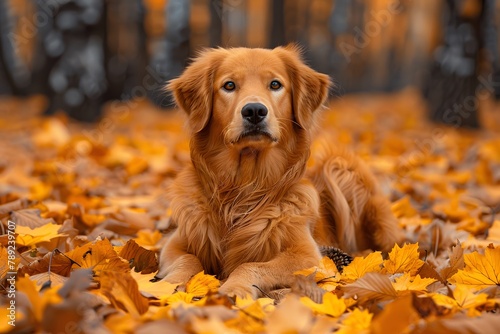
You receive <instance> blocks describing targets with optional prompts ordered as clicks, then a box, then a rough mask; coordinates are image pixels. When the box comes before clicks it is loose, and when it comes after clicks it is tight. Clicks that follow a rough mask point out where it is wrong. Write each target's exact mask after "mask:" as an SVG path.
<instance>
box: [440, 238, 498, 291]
mask: <svg viewBox="0 0 500 334" xmlns="http://www.w3.org/2000/svg"><path fill="white" fill-rule="evenodd" d="M464 262H465V268H464V269H460V270H458V272H457V273H456V274H455V275H453V276H452V277H451V278H450V282H452V283H459V284H466V285H472V286H475V287H477V288H482V287H487V286H492V285H500V246H497V247H496V248H486V250H485V253H484V255H481V254H479V253H478V252H473V253H470V254H465V255H464Z"/></svg>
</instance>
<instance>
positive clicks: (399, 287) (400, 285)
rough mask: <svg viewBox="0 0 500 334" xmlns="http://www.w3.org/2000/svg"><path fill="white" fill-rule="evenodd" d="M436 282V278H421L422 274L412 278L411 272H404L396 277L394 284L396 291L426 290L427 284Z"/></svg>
mask: <svg viewBox="0 0 500 334" xmlns="http://www.w3.org/2000/svg"><path fill="white" fill-rule="evenodd" d="M434 282H436V280H435V279H434V278H421V277H420V275H417V276H415V277H413V278H412V277H411V276H410V274H409V273H404V274H403V275H402V276H400V277H397V278H396V279H395V282H394V283H392V286H394V289H396V291H407V290H411V291H425V290H426V289H427V286H428V285H429V284H432V283H434Z"/></svg>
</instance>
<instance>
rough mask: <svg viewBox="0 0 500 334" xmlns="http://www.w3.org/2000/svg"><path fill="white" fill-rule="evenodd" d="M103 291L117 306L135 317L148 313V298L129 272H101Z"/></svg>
mask: <svg viewBox="0 0 500 334" xmlns="http://www.w3.org/2000/svg"><path fill="white" fill-rule="evenodd" d="M101 291H102V293H103V294H104V295H105V296H106V297H108V298H109V300H111V302H112V303H113V305H115V307H117V308H119V309H122V310H124V311H126V312H128V313H130V314H131V315H133V316H134V317H138V316H139V315H140V314H144V313H146V311H147V310H148V307H149V303H148V300H147V298H145V297H143V296H142V295H141V293H140V292H139V289H138V286H137V282H136V281H135V280H134V279H133V278H132V276H130V274H129V273H123V272H116V271H114V272H111V271H103V272H101Z"/></svg>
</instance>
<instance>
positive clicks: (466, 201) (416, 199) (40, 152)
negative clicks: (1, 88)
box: [0, 92, 500, 334]
mask: <svg viewBox="0 0 500 334" xmlns="http://www.w3.org/2000/svg"><path fill="white" fill-rule="evenodd" d="M41 104H42V102H41V101H40V99H37V98H33V99H29V100H24V101H20V100H12V99H4V100H0V115H1V118H0V219H1V221H2V227H1V228H2V229H1V236H0V278H1V284H2V285H1V289H2V296H1V308H0V332H2V333H6V332H9V331H12V332H48V333H66V332H75V333H109V332H112V333H156V332H166V333H183V332H188V333H241V332H243V333H262V332H266V333H330V332H333V331H337V332H338V333H384V334H387V333H441V332H446V333H481V334H483V333H497V332H498V328H499V326H500V314H499V312H500V214H499V211H500V135H499V130H500V122H499V120H500V117H499V116H500V111H499V110H497V109H495V108H494V106H492V105H491V103H490V104H488V105H487V110H488V112H486V113H485V114H484V115H483V120H484V124H485V127H486V129H483V130H481V131H477V132H472V131H464V130H457V129H454V128H443V127H439V126H432V125H430V124H428V123H427V122H425V121H424V119H425V118H424V117H423V113H422V105H421V102H420V100H419V99H418V98H417V97H416V95H414V94H413V93H411V92H403V93H400V94H397V95H393V96H386V97H380V96H378V97H377V96H353V97H344V98H343V99H341V100H340V101H337V102H335V103H333V104H332V105H331V108H330V110H328V111H326V112H325V115H324V122H323V128H322V131H321V132H320V134H319V137H320V138H321V139H322V140H325V139H326V140H329V141H331V142H333V143H339V144H341V145H345V146H348V147H350V148H352V149H353V150H354V151H355V152H357V153H358V154H359V155H360V156H362V157H363V158H364V159H365V160H366V161H367V162H368V163H369V165H370V166H371V167H372V169H373V170H374V171H375V173H376V174H377V177H378V178H379V180H380V183H381V186H382V187H383V189H384V191H385V192H386V193H387V195H388V196H389V197H390V198H391V201H392V202H393V206H392V208H393V211H394V214H395V215H396V216H397V217H398V219H399V222H400V225H401V228H403V229H404V230H405V231H406V236H407V239H408V241H407V244H405V245H402V247H398V246H395V247H394V249H393V250H392V252H390V253H389V254H381V253H380V252H376V251H374V252H370V251H367V252H364V253H362V254H354V255H355V256H356V258H355V259H354V261H353V262H352V264H351V265H349V266H347V267H345V268H344V270H343V271H342V272H339V271H338V270H337V268H336V267H335V265H334V264H333V262H332V261H330V260H329V259H327V258H324V259H323V260H322V261H321V262H320V263H318V265H317V267H314V268H304V270H302V271H299V272H297V273H296V277H297V284H296V286H294V287H293V288H292V291H291V292H290V291H277V292H276V293H275V294H272V295H270V296H269V297H268V298H261V299H259V300H251V299H249V298H247V299H240V298H237V299H233V298H229V297H228V296H224V295H220V294H218V293H217V288H218V286H219V284H220V283H219V281H217V279H216V278H214V277H212V276H208V275H204V274H203V273H200V274H198V275H196V276H195V277H193V278H192V279H191V281H189V282H188V283H187V284H186V286H185V287H184V289H182V290H185V291H177V290H176V286H175V285H172V284H169V283H167V282H157V283H152V282H150V280H151V279H152V277H153V276H154V273H155V271H156V270H157V267H158V263H157V257H156V255H157V252H158V250H159V249H160V248H161V246H162V244H163V243H164V242H165V240H166V238H167V237H168V234H169V232H171V231H170V229H169V203H168V202H167V201H166V199H165V193H166V188H167V187H168V184H169V183H170V182H171V181H172V178H173V177H175V175H176V173H177V172H178V171H179V169H180V168H182V166H183V165H184V164H185V163H186V161H187V160H188V159H189V152H188V138H187V134H186V131H185V129H184V128H183V125H182V121H183V118H182V117H180V116H179V115H177V114H175V113H158V112H157V111H155V110H154V109H153V108H151V107H150V106H148V105H146V104H143V103H136V102H129V103H128V104H123V105H114V106H112V107H109V108H108V110H107V113H106V115H105V117H104V118H103V119H102V120H101V122H99V123H98V124H94V125H85V124H77V123H74V122H71V121H69V120H67V119H65V118H64V117H63V116H57V117H53V118H41V117H37V116H36V115H37V110H40V108H41ZM313 149H314V145H313ZM9 242H10V243H9ZM12 245H14V247H10V248H9V246H12ZM12 261H13V262H12ZM12 264H13V265H15V267H16V268H17V270H18V272H17V275H12V274H11V273H9V272H12V267H10V265H12ZM13 276H16V277H17V279H16V281H12V280H7V279H8V278H10V277H13ZM13 289H14V290H15V298H12V297H13V296H14V295H11V294H10V292H11V291H12V290H13ZM307 296H309V297H307ZM12 300H14V301H15V325H16V326H15V327H12V326H11V324H9V323H8V321H10V320H9V315H12V312H11V311H10V310H9V308H8V307H9V306H10V305H11V304H12ZM6 319H7V320H8V321H6Z"/></svg>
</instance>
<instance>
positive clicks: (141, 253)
mask: <svg viewBox="0 0 500 334" xmlns="http://www.w3.org/2000/svg"><path fill="white" fill-rule="evenodd" d="M118 255H119V256H120V257H122V258H124V259H125V260H128V261H129V263H130V267H131V268H134V270H135V271H136V272H140V273H142V274H150V273H153V272H156V271H158V260H157V259H156V253H155V252H153V251H150V250H147V249H145V248H142V247H141V246H139V245H137V243H136V242H135V241H134V240H129V241H127V243H126V244H125V246H124V247H123V248H122V250H121V251H120V253H119V254H118Z"/></svg>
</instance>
